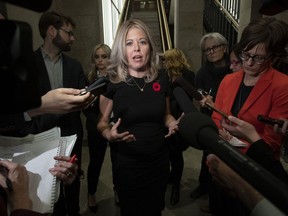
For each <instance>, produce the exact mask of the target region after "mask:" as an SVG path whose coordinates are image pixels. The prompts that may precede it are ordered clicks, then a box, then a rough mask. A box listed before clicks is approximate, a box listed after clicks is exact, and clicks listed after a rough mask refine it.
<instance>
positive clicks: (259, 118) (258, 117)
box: [257, 115, 284, 127]
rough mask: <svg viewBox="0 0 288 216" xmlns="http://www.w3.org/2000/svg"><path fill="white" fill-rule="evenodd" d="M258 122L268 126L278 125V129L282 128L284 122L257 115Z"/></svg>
mask: <svg viewBox="0 0 288 216" xmlns="http://www.w3.org/2000/svg"><path fill="white" fill-rule="evenodd" d="M257 119H258V121H261V122H263V123H266V124H269V125H275V124H277V125H279V127H283V124H284V121H283V120H281V119H275V118H270V117H268V116H264V115H258V116H257Z"/></svg>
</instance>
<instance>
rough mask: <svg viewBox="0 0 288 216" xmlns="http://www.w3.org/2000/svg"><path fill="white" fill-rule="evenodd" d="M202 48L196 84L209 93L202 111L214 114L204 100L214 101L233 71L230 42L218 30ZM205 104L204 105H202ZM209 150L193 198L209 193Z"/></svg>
mask: <svg viewBox="0 0 288 216" xmlns="http://www.w3.org/2000/svg"><path fill="white" fill-rule="evenodd" d="M200 48H201V50H202V52H203V55H204V58H205V63H204V65H203V66H202V67H201V68H200V70H199V71H198V72H197V74H196V77H195V86H196V87H197V88H198V89H201V90H202V92H207V93H208V95H207V96H206V97H205V98H204V99H203V100H202V101H201V102H200V105H201V112H203V113H205V114H207V115H208V116H211V115H212V110H210V109H208V108H207V107H206V106H205V103H204V100H205V101H206V100H212V101H209V102H210V103H211V102H213V101H214V99H215V97H216V93H217V90H218V86H219V84H220V82H221V81H222V79H223V78H224V76H226V74H229V73H231V70H230V68H229V67H230V63H229V52H228V42H227V40H226V38H225V37H224V36H223V35H221V34H220V33H218V32H212V33H208V34H206V35H204V36H203V37H202V38H201V40H200ZM202 105H203V106H202ZM207 154H208V152H207V151H205V150H204V151H203V157H202V162H201V170H200V175H199V186H198V187H196V189H194V190H193V191H192V193H191V194H190V197H191V198H193V199H196V198H200V197H201V196H202V195H205V194H207V193H208V188H209V178H210V176H209V171H208V167H207V165H206V156H207ZM200 209H201V210H202V211H209V208H207V207H205V206H202V207H201V208H200Z"/></svg>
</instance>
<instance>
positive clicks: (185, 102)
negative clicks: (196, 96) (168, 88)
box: [173, 86, 198, 114]
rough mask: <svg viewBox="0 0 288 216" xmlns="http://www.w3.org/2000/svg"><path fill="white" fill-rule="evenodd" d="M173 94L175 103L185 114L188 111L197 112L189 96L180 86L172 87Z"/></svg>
mask: <svg viewBox="0 0 288 216" xmlns="http://www.w3.org/2000/svg"><path fill="white" fill-rule="evenodd" d="M173 95H174V97H175V99H176V101H177V104H178V105H179V107H180V108H181V110H182V111H183V112H184V113H185V114H186V113H190V112H198V110H197V108H196V107H195V106H194V104H193V102H192V100H191V99H190V97H189V96H188V95H187V94H186V92H185V91H184V90H183V89H182V88H181V87H179V86H177V87H175V88H174V89H173Z"/></svg>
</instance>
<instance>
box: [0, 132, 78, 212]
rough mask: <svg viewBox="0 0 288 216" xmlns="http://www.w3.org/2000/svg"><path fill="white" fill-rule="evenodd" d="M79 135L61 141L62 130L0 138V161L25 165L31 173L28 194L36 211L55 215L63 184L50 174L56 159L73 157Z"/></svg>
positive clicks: (63, 138)
mask: <svg viewBox="0 0 288 216" xmlns="http://www.w3.org/2000/svg"><path fill="white" fill-rule="evenodd" d="M76 139H77V136H76V135H72V136H67V137H61V136H60V128H58V127H55V128H53V129H51V130H48V131H45V132H43V133H39V134H36V135H31V134H30V135H28V136H26V137H22V138H18V137H5V136H0V159H7V160H11V161H13V162H15V163H19V164H22V165H24V166H25V167H26V169H27V171H28V173H29V194H30V198H31V200H32V202H33V210H34V211H37V212H41V213H52V212H53V207H54V203H55V202H56V201H57V199H58V197H59V189H60V181H59V180H58V179H56V177H54V176H53V175H52V174H51V173H50V172H49V168H52V167H54V165H55V163H57V161H55V160H54V159H53V157H54V156H56V155H66V156H68V155H70V154H71V151H72V149H73V146H74V144H75V141H76Z"/></svg>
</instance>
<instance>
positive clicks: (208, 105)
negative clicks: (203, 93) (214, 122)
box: [205, 102, 228, 119]
mask: <svg viewBox="0 0 288 216" xmlns="http://www.w3.org/2000/svg"><path fill="white" fill-rule="evenodd" d="M205 105H206V106H207V107H208V108H209V109H211V110H213V111H215V112H217V113H219V114H220V115H222V116H223V117H224V118H225V119H228V115H227V114H226V113H224V112H223V111H221V110H219V109H217V108H216V107H214V106H212V105H211V104H210V103H208V102H206V103H205Z"/></svg>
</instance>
